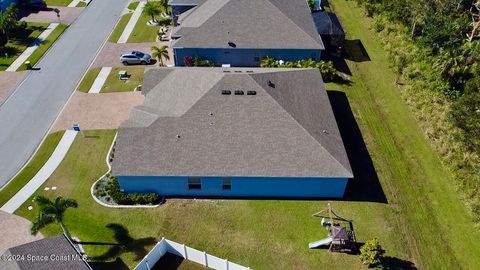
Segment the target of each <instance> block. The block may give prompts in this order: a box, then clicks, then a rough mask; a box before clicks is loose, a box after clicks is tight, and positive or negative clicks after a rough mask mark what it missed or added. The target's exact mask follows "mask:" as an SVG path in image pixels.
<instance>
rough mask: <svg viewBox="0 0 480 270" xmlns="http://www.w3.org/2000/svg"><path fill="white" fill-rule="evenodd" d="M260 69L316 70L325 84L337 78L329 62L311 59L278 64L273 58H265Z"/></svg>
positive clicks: (333, 67) (335, 71)
mask: <svg viewBox="0 0 480 270" xmlns="http://www.w3.org/2000/svg"><path fill="white" fill-rule="evenodd" d="M260 67H262V68H277V67H278V68H318V69H319V70H320V73H321V74H322V77H323V80H324V81H325V82H330V81H333V80H335V79H336V78H337V77H338V72H337V70H336V69H335V66H334V65H333V63H332V62H331V61H328V62H325V61H315V60H312V59H307V60H300V61H296V62H291V61H287V62H280V61H278V60H275V59H274V58H273V57H269V56H267V57H265V58H263V59H262V63H261V64H260Z"/></svg>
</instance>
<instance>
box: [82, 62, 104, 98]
mask: <svg viewBox="0 0 480 270" xmlns="http://www.w3.org/2000/svg"><path fill="white" fill-rule="evenodd" d="M100 70H101V68H99V67H98V68H92V69H89V70H88V71H87V73H86V74H85V76H84V77H83V79H82V81H81V82H80V84H79V85H78V87H77V91H80V92H84V93H88V91H89V90H90V88H91V87H92V85H93V82H94V81H95V79H96V78H97V76H98V73H100Z"/></svg>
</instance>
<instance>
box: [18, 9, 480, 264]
mask: <svg viewBox="0 0 480 270" xmlns="http://www.w3.org/2000/svg"><path fill="white" fill-rule="evenodd" d="M334 8H335V10H336V11H337V14H338V15H339V17H340V19H341V21H342V23H343V24H344V27H345V29H346V31H347V33H348V40H349V41H348V50H349V51H350V56H354V54H363V55H360V57H349V58H350V59H353V60H352V61H350V60H347V61H346V66H344V69H348V70H349V71H350V72H351V73H352V75H353V76H352V79H351V84H328V85H327V88H328V89H329V97H330V99H331V102H332V106H333V108H334V111H335V115H336V118H337V121H338V123H339V127H340V130H341V132H342V137H343V139H344V143H345V146H346V148H347V151H348V154H349V158H350V160H351V164H352V168H353V170H354V175H355V179H353V180H352V181H351V182H350V184H349V186H348V188H347V192H346V196H345V199H344V200H343V201H334V202H332V205H333V208H334V210H335V211H336V212H337V213H339V214H340V215H342V216H344V217H347V218H350V219H353V220H354V225H355V228H356V234H357V237H358V240H359V241H360V242H365V241H366V240H369V239H371V238H373V237H378V238H379V239H380V241H381V243H382V245H383V247H384V248H385V249H386V251H387V253H386V256H388V257H387V258H388V260H387V263H388V266H389V267H390V268H389V269H409V268H412V267H413V266H415V267H417V268H419V269H478V268H479V267H480V256H478V254H480V233H479V232H478V231H476V230H475V229H474V225H473V223H472V222H471V219H470V217H469V216H468V211H467V210H466V209H465V207H464V206H463V205H462V203H461V202H460V200H459V197H458V196H457V194H455V192H454V190H455V189H454V186H453V179H452V178H451V176H450V174H449V172H448V171H446V170H445V169H444V167H443V166H442V164H441V162H440V160H439V158H438V156H437V154H436V153H435V152H434V151H433V150H432V148H431V146H430V145H429V143H428V141H427V140H426V139H425V138H424V136H423V134H422V132H421V130H420V129H419V127H418V126H417V124H416V123H415V120H414V119H413V117H412V116H411V113H410V111H409V107H408V106H407V105H406V104H405V103H404V102H403V101H402V99H401V95H400V93H399V91H400V89H398V88H397V86H396V85H395V83H394V82H395V79H396V75H395V74H394V73H393V72H392V71H391V70H390V68H389V63H388V59H387V56H386V54H385V52H384V50H383V49H382V47H381V44H380V42H379V40H378V38H377V36H376V34H374V32H373V31H371V30H370V28H369V26H370V25H371V24H372V22H371V21H370V20H369V19H366V18H365V17H364V16H363V12H362V10H360V9H358V8H356V7H354V6H352V2H351V1H346V0H336V1H335V3H334ZM360 44H362V45H361V46H360ZM356 48H357V49H356ZM365 52H366V54H367V55H365ZM114 135H115V131H87V132H86V136H85V137H81V136H77V138H76V139H75V142H74V144H73V146H72V148H71V149H70V151H69V153H68V154H67V156H66V158H65V159H64V161H63V162H62V163H61V164H60V166H59V168H58V169H57V170H56V171H55V173H54V174H53V175H52V177H50V179H49V180H48V181H47V183H45V185H48V186H57V187H58V190H57V191H44V190H43V188H40V189H39V190H38V191H37V193H36V194H42V195H46V196H50V197H54V196H57V195H62V196H66V197H70V198H74V199H76V200H77V201H78V203H79V208H78V209H72V210H68V212H67V214H66V217H65V219H66V225H67V228H69V229H70V231H71V233H72V234H73V235H75V236H78V237H79V238H80V239H81V240H82V241H88V242H93V243H92V244H93V245H85V246H84V247H85V249H86V251H87V253H88V255H90V256H91V257H93V258H97V259H101V260H113V259H114V258H115V257H117V256H120V258H121V260H123V262H125V263H126V264H127V265H128V266H129V267H133V266H135V265H136V263H137V262H138V261H139V260H140V259H141V258H142V257H143V256H144V255H145V254H146V253H147V252H148V251H149V250H150V248H151V247H152V246H153V244H154V243H155V242H156V241H157V240H159V239H160V238H161V237H162V236H165V237H167V238H169V239H172V240H174V241H177V242H181V243H185V244H187V245H189V246H192V247H194V248H197V249H201V250H205V251H207V252H209V253H211V254H214V255H216V256H219V257H223V258H228V259H229V260H231V261H233V262H237V263H240V264H242V265H246V266H249V267H252V268H254V269H365V266H363V265H362V264H361V263H360V262H359V260H358V257H357V256H354V255H348V254H340V253H330V252H328V251H326V250H309V249H308V248H307V245H308V243H309V242H311V241H314V240H318V239H320V238H323V237H325V231H324V229H322V228H321V226H320V224H319V220H318V219H316V218H313V217H312V216H311V215H312V214H313V213H316V212H318V211H319V210H322V209H325V207H326V205H327V201H274V200H168V201H167V202H166V204H164V205H162V206H160V207H158V208H155V209H108V208H104V207H101V206H99V205H97V204H96V203H95V202H94V201H93V199H92V198H91V197H90V187H91V185H92V184H93V183H94V181H96V180H97V179H98V177H100V176H101V175H102V174H104V173H105V172H106V170H107V166H106V164H105V157H106V155H107V151H108V149H109V147H110V144H111V142H112V140H113V137H114ZM364 143H365V144H364ZM27 202H29V201H27ZM28 204H29V203H26V204H25V205H23V206H22V207H21V208H20V209H19V210H18V211H17V214H19V215H21V216H24V217H27V218H29V219H32V218H33V217H34V215H35V211H28V210H27V209H26V207H27V205H28ZM92 209H94V211H92ZM59 232H60V229H59V228H58V226H49V227H47V228H46V229H45V230H43V231H42V233H43V234H44V235H47V236H48V235H54V234H57V233H59ZM119 232H122V234H121V236H122V237H118V236H119ZM115 235H116V236H117V237H115ZM101 243H107V244H105V245H101ZM108 243H120V244H122V245H123V246H124V248H123V249H119V248H118V247H117V246H109V245H108Z"/></svg>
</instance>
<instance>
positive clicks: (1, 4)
mask: <svg viewBox="0 0 480 270" xmlns="http://www.w3.org/2000/svg"><path fill="white" fill-rule="evenodd" d="M12 3H13V4H16V3H17V0H0V10H2V11H4V10H5V9H6V8H7V7H8V6H9V5H10V4H12Z"/></svg>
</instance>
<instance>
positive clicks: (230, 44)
mask: <svg viewBox="0 0 480 270" xmlns="http://www.w3.org/2000/svg"><path fill="white" fill-rule="evenodd" d="M228 34H230V32H228ZM228 46H230V47H232V48H236V47H237V44H235V43H233V42H231V41H229V42H228Z"/></svg>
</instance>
